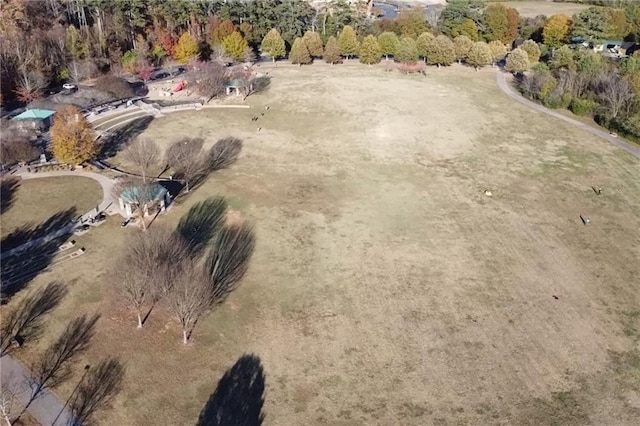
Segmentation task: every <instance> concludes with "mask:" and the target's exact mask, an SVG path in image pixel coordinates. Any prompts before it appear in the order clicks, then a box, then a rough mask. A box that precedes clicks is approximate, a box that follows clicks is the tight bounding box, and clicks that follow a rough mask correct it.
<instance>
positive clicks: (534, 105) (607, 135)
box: [496, 71, 640, 158]
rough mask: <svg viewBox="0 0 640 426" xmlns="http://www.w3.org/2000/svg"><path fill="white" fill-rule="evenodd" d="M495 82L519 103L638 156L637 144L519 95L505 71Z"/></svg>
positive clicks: (499, 73) (498, 73) (498, 74)
mask: <svg viewBox="0 0 640 426" xmlns="http://www.w3.org/2000/svg"><path fill="white" fill-rule="evenodd" d="M496 83H498V87H499V88H500V90H502V91H503V92H504V93H505V94H506V95H507V96H509V97H510V98H511V99H514V100H516V101H518V102H520V103H521V104H524V105H526V106H528V107H529V108H531V109H534V110H536V111H538V112H541V113H543V114H548V115H551V116H552V117H555V118H559V119H560V120H563V121H566V122H567V123H570V124H573V125H574V126H576V127H579V128H580V129H582V130H586V131H587V132H589V133H592V134H594V135H596V136H599V137H601V138H602V139H606V140H607V141H609V142H611V143H612V144H614V145H615V146H617V147H618V148H621V149H624V150H625V151H627V152H628V153H629V154H631V155H634V156H635V157H637V158H640V147H638V146H634V145H632V144H630V143H627V142H625V141H624V140H622V139H620V138H617V137H615V136H612V135H611V134H610V133H608V132H606V131H604V130H601V129H598V128H597V127H593V126H590V125H588V124H585V123H583V122H581V121H578V120H575V119H573V118H571V117H567V116H565V115H562V114H560V113H559V112H556V111H553V110H550V109H548V108H546V107H544V106H542V105H540V104H537V103H535V102H532V101H530V100H528V99H526V98H524V97H523V96H522V95H520V94H519V93H517V92H516V91H515V90H514V89H513V88H512V87H511V86H510V85H509V83H508V82H507V73H505V72H502V71H498V72H497V73H496Z"/></svg>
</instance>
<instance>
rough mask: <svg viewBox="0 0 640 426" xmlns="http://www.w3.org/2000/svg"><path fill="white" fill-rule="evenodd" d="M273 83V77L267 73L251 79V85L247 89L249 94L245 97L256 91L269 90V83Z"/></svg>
mask: <svg viewBox="0 0 640 426" xmlns="http://www.w3.org/2000/svg"><path fill="white" fill-rule="evenodd" d="M270 84H271V77H269V76H267V75H263V76H260V77H257V78H254V79H253V80H252V81H251V86H250V87H249V88H248V89H247V94H246V95H245V97H244V99H247V97H248V96H249V95H253V94H254V93H260V92H264V91H265V90H267V88H268V87H269V85H270Z"/></svg>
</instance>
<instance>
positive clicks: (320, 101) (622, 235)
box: [16, 2, 640, 426]
mask: <svg viewBox="0 0 640 426" xmlns="http://www.w3.org/2000/svg"><path fill="white" fill-rule="evenodd" d="M519 4H520V2H517V3H514V5H516V6H517V5H519ZM550 4H551V3H550ZM552 5H554V6H558V7H559V6H562V5H558V4H555V3H554V4H552ZM540 13H548V12H540ZM383 69H384V67H383V66H380V67H365V66H361V65H358V64H355V63H346V64H344V65H340V66H329V65H324V64H315V65H312V66H309V67H302V68H298V67H297V66H296V67H293V66H288V65H286V64H280V63H279V64H277V65H276V66H271V65H263V66H262V67H261V68H260V70H261V71H269V72H270V75H271V76H272V77H273V80H272V84H271V87H270V89H269V90H268V91H267V92H265V93H263V94H259V95H255V96H251V97H249V98H248V99H247V102H248V103H249V104H251V106H252V108H251V109H249V110H222V109H220V110H203V111H199V112H186V113H175V114H172V115H170V116H168V117H166V118H161V119H155V120H153V121H152V122H151V123H150V124H149V126H148V128H147V129H146V130H145V131H144V132H143V134H142V135H143V136H144V137H150V138H153V139H155V140H157V141H158V142H159V143H160V144H161V145H162V146H163V148H164V147H166V146H167V145H168V144H169V143H170V142H171V141H172V140H173V139H174V138H177V137H180V136H183V135H188V136H192V137H198V136H200V137H203V138H205V139H206V144H205V145H206V147H208V146H210V145H211V144H213V143H214V142H215V141H216V140H218V139H220V138H223V137H227V136H235V137H239V138H241V139H243V141H244V149H243V153H242V155H241V158H240V159H239V161H238V162H237V163H236V164H235V165H234V166H232V168H231V169H228V170H224V171H221V172H218V173H215V174H213V175H212V176H211V177H210V178H209V179H208V180H207V181H206V182H205V183H204V184H202V185H201V186H200V187H199V188H197V189H196V190H195V191H194V192H193V193H192V194H191V195H189V196H188V197H186V198H184V199H183V200H181V201H179V202H178V203H176V205H174V206H173V207H172V209H171V210H170V212H169V214H168V215H167V216H164V217H160V219H159V220H160V221H162V222H168V223H171V224H175V223H177V221H178V220H179V218H180V216H181V215H182V214H183V213H184V212H186V211H187V209H188V207H189V206H191V205H192V204H193V203H195V202H197V201H199V200H203V199H204V198H206V197H208V196H212V195H225V196H227V197H228V198H229V200H230V204H231V208H232V209H234V210H236V211H238V212H240V214H241V215H242V216H244V217H245V218H246V219H248V220H250V221H252V222H253V223H254V224H255V230H256V236H257V246H256V251H255V253H254V255H253V258H252V260H251V265H250V269H249V271H248V273H247V275H246V276H245V278H244V280H243V282H242V283H241V284H240V287H239V288H238V289H237V290H236V291H235V292H234V293H232V294H231V296H230V297H229V299H228V300H227V301H226V303H225V304H224V305H222V306H221V307H220V308H219V309H218V310H216V311H215V312H214V313H213V314H211V315H209V316H207V317H205V318H204V319H203V320H202V321H200V322H199V323H198V324H197V327H196V329H195V333H194V336H193V344H192V345H189V346H187V347H183V346H182V345H181V343H180V339H181V333H180V327H179V326H178V324H177V323H176V322H174V320H173V319H171V318H170V317H169V315H168V313H167V311H166V309H164V308H163V307H161V306H160V307H156V308H154V310H153V312H152V313H151V315H150V317H149V320H148V323H147V324H146V325H145V327H144V328H143V329H142V330H136V328H135V324H136V323H135V319H134V315H133V314H132V312H130V311H129V310H128V309H127V308H126V307H125V306H124V304H123V303H122V301H121V300H120V299H119V298H118V295H117V291H116V289H115V286H116V283H114V282H113V279H112V277H113V274H112V272H111V271H110V267H111V264H112V263H111V262H112V260H113V259H114V258H115V257H116V256H117V254H118V252H119V250H120V249H121V248H122V247H124V245H125V243H126V236H127V234H129V233H132V232H133V230H132V229H129V228H127V229H121V228H120V227H119V223H118V221H117V220H116V219H114V218H109V219H108V220H107V223H106V224H104V225H102V226H100V227H98V228H96V229H95V230H92V231H91V232H90V233H88V234H86V235H84V236H82V237H79V238H78V243H79V244H80V245H82V246H84V247H87V252H86V254H85V255H83V256H82V257H81V258H78V259H77V260H74V261H73V262H70V263H69V264H68V266H64V265H63V266H61V267H59V268H55V269H53V270H52V271H50V272H47V273H45V274H42V275H41V276H39V277H38V278H37V279H36V280H35V281H34V282H32V283H31V284H30V287H37V286H42V285H44V284H45V283H47V282H49V281H52V280H56V279H58V280H64V281H65V282H68V283H69V284H70V294H69V296H68V297H67V298H66V299H65V300H64V301H63V303H62V305H61V306H60V307H59V308H57V309H56V310H55V311H54V312H53V313H52V315H51V319H49V320H48V321H47V323H48V330H47V333H46V335H45V336H43V337H42V339H41V340H40V341H39V342H38V343H37V344H32V345H31V346H33V347H32V348H30V349H29V350H27V351H20V352H17V353H16V356H19V357H21V358H22V360H23V361H26V362H28V361H29V358H30V357H32V356H33V355H32V354H34V353H36V352H37V349H36V348H35V347H36V346H37V347H38V348H42V347H44V346H45V345H46V343H47V342H48V341H49V340H50V339H52V337H53V336H56V335H57V334H58V333H59V332H60V331H61V329H62V328H63V327H64V325H65V324H66V322H67V321H68V320H69V319H71V318H73V317H75V316H76V315H79V314H80V313H85V312H86V313H93V312H101V313H102V318H101V320H100V322H99V323H98V333H97V336H96V338H95V339H94V341H93V344H92V346H91V348H90V349H89V351H88V352H87V353H86V354H84V357H85V358H86V359H88V360H89V359H93V360H96V359H100V358H101V357H102V356H104V355H105V354H113V355H118V356H120V357H121V359H122V360H123V361H124V362H125V363H126V365H127V375H126V377H125V383H124V388H123V390H122V392H121V393H120V394H119V395H118V397H117V398H116V400H115V402H114V404H113V408H112V409H111V410H109V411H105V412H104V413H103V415H102V417H101V418H100V420H101V421H100V424H104V425H112V424H117V425H147V424H166V425H183V424H194V423H195V422H196V420H197V418H198V414H199V413H200V410H201V409H202V408H203V406H204V405H205V402H206V401H207V399H208V398H209V396H210V394H212V393H213V392H214V390H215V389H216V385H217V383H218V380H220V378H221V377H222V376H223V374H224V373H225V371H226V370H227V369H229V368H230V367H231V366H232V365H234V363H235V362H236V361H237V360H238V359H239V358H240V357H241V356H242V355H243V354H246V353H248V354H250V353H253V354H255V355H256V356H258V357H260V359H261V362H262V365H263V367H264V371H265V374H266V391H265V402H264V407H263V411H264V413H265V416H266V417H265V421H264V424H265V425H301V424H308V425H335V426H338V425H340V426H342V425H344V426H346V425H354V424H367V425H390V424H402V425H427V424H518V425H540V424H575V425H585V424H594V425H600V424H617V425H627V424H628V425H631V424H636V422H637V419H638V418H639V416H640V385H638V383H640V347H639V337H638V336H639V335H640V296H639V294H638V277H639V276H640V262H638V259H640V240H639V237H638V229H640V215H639V213H638V212H640V163H639V162H638V160H637V159H635V158H634V157H632V156H631V155H629V154H627V153H626V152H624V151H622V150H619V149H616V148H615V147H612V146H611V145H609V144H608V143H607V142H606V141H602V140H600V139H597V138H596V137H594V136H592V135H590V134H588V133H586V132H583V131H580V130H576V129H574V128H573V127H571V126H570V125H568V124H566V123H563V122H560V121H559V120H553V119H550V118H549V117H547V116H545V115H542V114H537V113H534V112H531V111H530V110H529V109H527V108H526V107H525V106H523V105H520V104H518V103H516V102H513V101H511V100H510V99H509V98H507V97H506V95H504V94H503V93H502V92H500V91H499V89H498V88H497V87H496V86H495V75H494V72H495V71H494V70H492V69H487V70H482V71H480V72H475V71H473V70H472V69H468V68H463V67H458V66H454V67H450V68H442V69H440V70H437V69H429V70H428V76H427V77H426V78H425V77H423V76H404V75H400V74H397V73H385V72H384V70H383ZM267 106H268V107H269V110H266V109H265V108H266V107H267ZM263 112H264V113H265V115H264V116H262V115H261V113H263ZM256 115H259V116H260V117H259V120H258V121H257V122H252V121H251V117H253V116H256ZM258 127H260V128H261V130H260V131H258V129H257V128H258ZM116 161H117V159H116ZM34 183H37V182H34ZM592 185H595V186H599V187H602V189H603V190H602V194H601V195H599V196H598V195H596V193H595V192H594V191H593V190H592V189H591V186H592ZM485 190H490V191H491V193H492V196H486V195H485V194H484V191H485ZM580 215H584V216H586V217H589V218H590V219H591V224H590V225H588V226H585V225H583V224H582V222H581V220H580ZM83 365H84V359H83V360H81V361H79V362H78V363H77V366H78V370H81V368H82V366H83ZM76 373H77V374H76V379H77V378H79V377H80V374H81V372H80V371H78V372H76ZM75 383H76V380H70V381H68V382H67V383H66V384H65V385H64V386H63V387H61V388H60V389H59V390H58V391H57V393H58V394H59V395H60V397H61V398H63V399H64V398H66V397H67V396H68V395H69V393H70V392H71V390H72V389H73V386H74V385H75Z"/></svg>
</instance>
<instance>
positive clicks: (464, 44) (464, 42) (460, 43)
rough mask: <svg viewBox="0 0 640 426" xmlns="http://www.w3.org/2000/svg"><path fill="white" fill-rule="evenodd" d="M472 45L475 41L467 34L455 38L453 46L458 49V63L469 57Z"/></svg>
mask: <svg viewBox="0 0 640 426" xmlns="http://www.w3.org/2000/svg"><path fill="white" fill-rule="evenodd" d="M471 46H473V42H472V41H471V39H470V38H469V37H467V36H465V35H461V36H458V37H456V38H454V39H453V48H454V49H455V51H456V60H457V61H458V63H460V62H462V61H464V60H466V59H467V55H468V54H469V50H471Z"/></svg>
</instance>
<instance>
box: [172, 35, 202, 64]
mask: <svg viewBox="0 0 640 426" xmlns="http://www.w3.org/2000/svg"><path fill="white" fill-rule="evenodd" d="M197 54H198V42H197V41H196V40H195V39H194V38H193V37H191V34H189V33H184V34H182V35H181V36H180V39H179V40H178V44H176V48H175V53H174V57H175V58H176V60H178V62H181V63H183V64H186V63H187V62H189V61H190V60H191V59H193V58H195V56H196V55H197Z"/></svg>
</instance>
